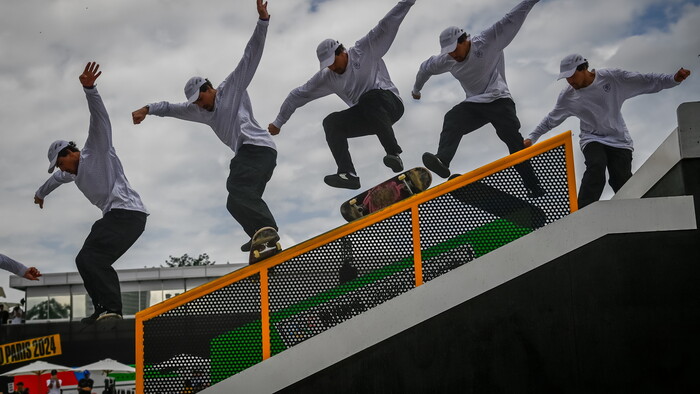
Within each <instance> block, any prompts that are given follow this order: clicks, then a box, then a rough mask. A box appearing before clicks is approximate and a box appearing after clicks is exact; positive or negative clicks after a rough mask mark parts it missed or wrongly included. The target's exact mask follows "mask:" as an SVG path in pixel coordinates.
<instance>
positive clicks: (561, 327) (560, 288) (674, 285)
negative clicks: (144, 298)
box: [136, 103, 700, 393]
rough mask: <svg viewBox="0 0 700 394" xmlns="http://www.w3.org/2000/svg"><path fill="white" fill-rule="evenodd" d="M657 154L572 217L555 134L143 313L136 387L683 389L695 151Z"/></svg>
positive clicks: (693, 307) (691, 300)
mask: <svg viewBox="0 0 700 394" xmlns="http://www.w3.org/2000/svg"><path fill="white" fill-rule="evenodd" d="M692 104H694V103H692ZM693 108H695V110H696V111H697V108H698V107H693ZM689 112H692V111H689ZM680 115H681V109H680V108H679V128H678V129H676V130H674V132H673V133H672V134H671V135H670V136H669V139H667V141H666V142H665V143H664V145H663V146H665V145H667V143H668V144H669V145H673V142H669V140H671V141H675V143H676V144H683V141H684V139H685V137H687V135H688V134H687V133H688V132H687V131H684V130H685V129H684V128H683V127H682V122H681V120H680ZM699 124H700V123H699ZM694 130H697V128H692V130H690V132H694ZM674 135H675V137H673V136H674ZM689 143H691V144H692V142H689ZM663 146H662V147H663ZM666 149H667V150H669V151H673V152H676V153H677V154H676V156H675V157H676V158H677V162H676V163H675V164H667V166H668V167H669V169H668V171H666V172H663V173H662V174H656V175H654V174H655V172H654V171H649V170H644V171H642V170H643V169H642V168H640V171H638V174H635V176H634V177H633V178H632V179H631V180H630V181H629V183H628V185H626V186H625V188H626V190H627V189H629V191H627V192H626V193H628V194H627V196H628V197H627V198H622V197H621V196H619V197H618V196H616V198H615V199H613V200H611V201H602V202H598V203H594V204H592V205H590V206H588V207H586V208H585V209H584V210H582V211H577V210H576V198H575V196H576V190H575V183H574V175H573V174H574V172H573V158H572V145H571V134H570V133H564V134H562V135H560V136H557V137H553V138H550V139H549V140H546V141H543V142H541V143H539V144H536V145H535V146H533V147H531V148H528V149H526V150H524V151H521V152H518V153H517V154H515V155H512V156H509V157H506V158H504V159H501V160H499V161H496V162H494V163H492V164H491V165H488V166H485V167H483V168H480V169H477V170H475V171H473V172H471V173H468V174H464V175H463V176H461V177H459V178H457V179H454V180H451V181H448V182H445V183H443V184H441V185H438V186H436V187H434V188H432V189H429V190H428V191H426V192H424V193H421V194H419V195H416V196H413V197H411V198H409V199H407V200H405V201H403V202H401V203H398V204H395V205H393V206H391V207H388V208H385V209H384V210H382V211H379V212H376V213H374V214H372V215H370V216H367V217H365V218H363V219H360V220H357V221H354V222H351V223H348V224H347V225H345V226H341V227H339V228H337V229H334V230H331V231H329V232H328V233H326V234H322V235H319V236H318V237H315V238H313V239H310V240H308V241H306V242H304V243H302V244H299V245H297V246H295V247H292V248H289V249H287V250H285V251H283V252H282V253H280V254H278V255H277V256H275V257H273V258H270V259H268V260H265V261H263V262H261V263H258V264H256V265H253V266H250V267H247V268H244V269H241V270H239V271H237V272H234V273H231V274H229V275H227V276H225V277H223V278H221V279H218V280H216V281H213V282H211V283H209V284H206V285H203V286H201V287H199V288H196V289H193V290H191V291H189V292H187V293H185V294H182V295H180V296H178V297H175V298H173V299H171V300H168V301H166V302H164V303H162V304H159V305H156V306H154V307H151V308H149V309H147V310H144V311H142V312H140V313H139V314H138V315H137V317H136V341H137V349H136V352H137V391H138V392H145V393H158V392H178V390H181V389H182V383H183V381H184V379H192V378H196V379H199V380H200V381H201V380H204V381H206V383H207V384H209V385H211V387H209V388H208V389H206V390H205V391H204V392H206V393H232V392H245V393H258V392H259V393H271V392H289V393H296V392H314V393H315V392H327V391H330V390H333V391H334V392H341V393H342V392H347V393H354V392H396V393H404V392H448V391H454V390H461V391H524V390H526V391H533V390H539V391H545V390H546V391H547V392H551V391H555V392H556V391H563V392H568V391H577V392H581V390H583V391H584V392H586V391H591V390H593V391H601V390H602V391H610V390H608V389H612V390H616V391H620V389H621V387H623V388H624V389H629V388H636V387H646V388H649V387H655V386H654V385H653V384H652V383H654V382H656V381H671V382H673V384H675V386H674V385H668V386H664V387H672V388H673V387H681V388H686V387H687V385H685V384H686V383H687V382H688V381H690V379H689V378H688V376H690V372H689V371H693V370H697V366H699V365H700V363H699V362H698V356H695V355H694V354H696V353H698V352H697V350H699V349H700V346H698V340H697V339H694V335H692V332H694V331H693V330H692V329H691V328H692V327H691V323H690V322H692V321H700V319H698V318H700V316H698V314H700V312H699V311H700V308H699V307H698V306H699V305H698V300H700V295H699V294H698V290H695V287H696V286H695V284H696V283H697V280H698V279H700V272H699V270H698V267H696V265H697V264H693V263H694V262H697V261H698V259H697V257H696V256H697V254H696V253H694V252H693V250H694V248H693V247H692V246H694V245H697V240H698V230H697V215H696V212H697V203H696V202H695V201H696V199H695V195H697V193H696V190H697V187H695V186H693V185H691V184H690V183H689V182H687V181H686V180H688V179H691V178H692V171H694V170H695V169H696V167H697V166H696V165H695V164H694V162H695V161H696V160H697V159H698V157H700V155H698V156H693V153H689V152H688V151H687V149H686V150H685V151H684V150H682V149H678V150H677V151H674V149H673V148H669V147H668V146H667V147H666ZM684 149H685V148H684ZM679 152H681V153H679ZM657 156H658V155H657V154H654V155H652V157H651V158H650V161H653V160H661V159H659V158H658V157H657ZM655 157H656V158H655ZM525 160H528V161H529V162H530V164H531V165H532V166H533V168H534V169H535V171H536V174H537V176H538V178H539V179H540V182H541V183H542V185H543V187H544V189H545V190H546V192H547V193H546V194H545V196H543V197H539V198H528V197H527V190H525V188H524V187H523V185H522V181H521V180H520V178H519V176H518V172H517V168H516V167H515V166H517V165H518V164H519V163H522V162H523V161H525ZM664 160H667V161H673V158H671V159H669V158H668V157H666V158H665V159H664ZM645 165H646V164H645ZM643 167H644V166H643ZM657 172H658V171H657ZM679 173H680V174H679ZM698 175H700V171H698V172H696V173H695V182H698V181H697V179H698ZM654 177H655V179H654ZM669 178H670V179H669ZM623 191H624V190H621V191H620V193H618V195H621V193H622V192H623ZM640 197H643V198H640ZM693 319H694V320H693ZM651 371H653V373H651ZM655 379H656V380H655ZM650 381H651V383H650ZM619 385H623V386H619ZM640 385H642V386H640ZM524 388H525V389H524ZM623 391H624V390H623Z"/></svg>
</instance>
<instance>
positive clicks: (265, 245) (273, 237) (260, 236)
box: [248, 227, 282, 264]
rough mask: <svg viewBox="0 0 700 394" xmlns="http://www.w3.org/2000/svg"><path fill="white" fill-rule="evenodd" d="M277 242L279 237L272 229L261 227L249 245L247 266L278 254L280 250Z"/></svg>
mask: <svg viewBox="0 0 700 394" xmlns="http://www.w3.org/2000/svg"><path fill="white" fill-rule="evenodd" d="M279 240H280V236H279V235H278V234H277V231H276V230H275V229H274V228H272V227H263V228H261V229H260V230H258V231H256V232H255V235H253V238H252V239H251V243H250V255H249V258H248V264H255V263H257V262H259V261H261V260H264V259H266V258H268V257H272V256H274V255H276V254H277V253H279V252H280V251H281V250H282V245H280V243H279Z"/></svg>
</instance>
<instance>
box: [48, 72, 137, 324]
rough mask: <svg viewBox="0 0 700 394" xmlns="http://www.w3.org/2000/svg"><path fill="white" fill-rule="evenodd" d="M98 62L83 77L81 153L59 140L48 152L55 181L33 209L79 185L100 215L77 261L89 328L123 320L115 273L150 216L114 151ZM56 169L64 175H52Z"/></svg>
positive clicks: (52, 180) (51, 182) (85, 319)
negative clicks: (86, 114)
mask: <svg viewBox="0 0 700 394" xmlns="http://www.w3.org/2000/svg"><path fill="white" fill-rule="evenodd" d="M99 68H100V66H99V65H98V64H96V63H95V62H91V63H88V64H87V65H86V66H85V70H84V71H83V73H82V74H81V75H80V83H81V84H82V86H83V90H84V92H85V97H86V98H87V102H88V109H89V110H90V127H89V129H88V137H87V140H86V141H85V146H84V147H83V150H82V151H81V150H79V149H78V148H77V146H76V145H75V143H74V142H68V141H64V140H58V141H55V142H53V143H52V144H51V145H50V146H49V152H48V157H49V174H51V173H53V175H52V176H51V177H50V178H49V179H48V180H47V181H46V182H45V183H44V184H43V185H42V186H41V187H40V188H39V190H37V191H36V194H35V196H34V203H35V204H38V205H39V208H42V209H43V208H44V200H45V199H46V196H48V195H49V193H51V192H53V191H54V190H55V189H56V188H57V187H59V186H61V185H62V184H64V183H69V182H75V185H76V186H77V187H78V189H80V191H81V192H83V194H84V195H85V197H87V199H88V200H89V201H90V202H91V203H92V204H93V205H95V206H96V207H98V208H100V210H101V211H102V215H103V216H102V219H100V220H98V221H96V222H95V224H93V226H92V229H91V230H90V234H89V235H88V237H87V239H86V240H85V244H84V245H83V247H82V249H80V252H79V253H78V256H77V257H76V258H75V263H76V265H77V267H78V272H80V276H81V277H82V278H83V284H84V285H85V289H86V290H87V293H88V295H89V296H90V298H91V299H92V304H93V306H94V307H95V312H94V313H93V314H92V315H91V316H89V317H86V318H84V319H83V320H82V322H83V323H85V324H92V323H94V322H95V321H98V320H102V319H108V318H116V319H121V317H122V299H121V290H120V287H119V278H118V277H117V272H116V271H115V270H114V268H113V267H112V264H114V262H115V261H117V259H119V257H121V256H122V255H123V254H124V253H125V252H126V251H127V250H128V249H129V248H130V247H131V246H132V245H133V244H134V242H136V240H137V239H138V238H139V237H140V236H141V233H143V230H144V229H145V227H146V216H148V211H147V210H146V207H145V206H144V205H143V203H142V202H141V197H140V196H139V194H138V193H136V191H135V190H134V189H132V188H131V185H129V181H128V180H127V179H126V175H124V169H123V168H122V163H121V161H119V157H117V152H116V151H115V150H114V146H113V145H112V126H111V124H110V121H109V115H108V114H107V109H106V108H105V106H104V103H103V102H102V98H101V97H100V94H99V93H98V91H97V88H96V87H95V80H97V78H98V77H99V76H100V75H101V74H102V71H98V70H99ZM56 167H58V169H59V170H60V171H57V172H54V169H55V168H56Z"/></svg>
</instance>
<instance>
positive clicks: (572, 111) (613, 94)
mask: <svg viewBox="0 0 700 394" xmlns="http://www.w3.org/2000/svg"><path fill="white" fill-rule="evenodd" d="M588 66H589V65H588V61H587V60H586V59H584V58H583V56H581V55H579V54H572V55H569V56H567V57H565V58H564V59H563V60H562V61H561V64H560V66H559V71H560V74H559V78H558V79H562V78H566V81H567V82H568V83H569V86H567V87H565V88H564V89H563V90H562V91H561V93H560V94H559V98H558V99H557V103H556V104H555V106H554V109H553V110H552V111H551V112H550V113H549V114H548V115H547V116H546V117H545V118H544V119H543V120H542V122H540V124H539V125H538V126H537V127H536V128H535V130H534V131H533V132H532V133H530V135H529V136H528V138H527V139H526V140H525V145H526V146H530V145H532V144H534V143H535V142H537V140H538V139H539V138H540V137H541V136H542V135H543V134H544V133H546V132H548V131H549V130H551V129H553V128H555V127H557V126H558V125H560V124H561V123H562V122H563V121H564V120H566V118H568V117H569V116H576V117H577V118H579V119H580V121H581V126H580V127H581V134H580V135H579V137H580V145H581V151H583V156H584V158H585V160H586V171H585V172H584V173H583V179H582V180H581V188H580V189H579V193H578V206H579V208H583V207H585V206H586V205H588V204H591V203H593V202H595V201H598V200H599V199H600V195H601V194H602V193H603V188H604V187H605V170H606V169H607V170H608V174H609V176H610V179H609V183H610V186H611V187H612V188H613V190H614V191H615V192H617V191H618V190H619V189H620V188H621V187H622V185H624V184H625V182H627V180H628V179H629V178H630V177H632V150H633V147H632V137H631V136H630V133H629V130H627V125H625V121H624V119H622V113H621V112H620V110H621V108H622V104H623V103H624V102H625V100H627V99H629V98H632V97H635V96H638V95H640V94H646V93H656V92H658V91H660V90H662V89H668V88H672V87H674V86H678V85H679V84H680V83H681V82H683V81H684V80H685V79H686V78H688V76H689V75H690V71H689V70H686V69H683V68H681V69H680V70H678V72H676V74H675V75H671V74H640V73H637V72H630V71H623V70H619V69H599V70H589V69H588Z"/></svg>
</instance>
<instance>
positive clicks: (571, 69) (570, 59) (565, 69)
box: [557, 53, 588, 81]
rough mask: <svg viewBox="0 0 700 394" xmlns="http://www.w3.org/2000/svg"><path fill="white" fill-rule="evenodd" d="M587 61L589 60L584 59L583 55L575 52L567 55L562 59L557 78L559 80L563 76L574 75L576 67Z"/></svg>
mask: <svg viewBox="0 0 700 394" xmlns="http://www.w3.org/2000/svg"><path fill="white" fill-rule="evenodd" d="M587 61H588V60H586V59H584V58H583V56H581V55H579V54H578V53H574V54H571V55H569V56H567V57H565V58H564V59H562V60H561V63H560V64H559V78H557V81H558V80H560V79H562V78H569V77H570V76H572V75H574V73H575V72H576V67H578V66H580V65H582V64H583V63H585V62H587Z"/></svg>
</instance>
